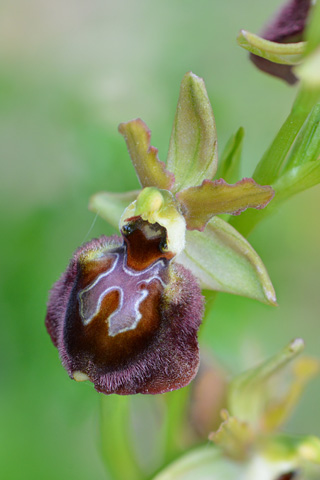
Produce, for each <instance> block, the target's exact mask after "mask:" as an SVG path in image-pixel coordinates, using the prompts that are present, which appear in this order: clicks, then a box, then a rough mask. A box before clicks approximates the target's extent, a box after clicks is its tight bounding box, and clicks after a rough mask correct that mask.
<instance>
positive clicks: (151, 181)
mask: <svg viewBox="0 0 320 480" xmlns="http://www.w3.org/2000/svg"><path fill="white" fill-rule="evenodd" d="M119 132H120V133H121V134H122V135H123V136H124V138H125V141H126V143H127V147H128V150H129V154H130V157H131V160H132V163H133V166H134V168H135V171H136V173H137V176H138V178H139V181H140V184H141V186H142V187H158V188H164V189H166V190H170V189H171V187H172V186H173V184H174V175H173V174H172V173H170V172H169V171H168V170H166V166H165V164H164V163H163V162H160V160H159V159H158V150H157V149H156V148H155V147H152V146H151V145H150V138H151V132H150V130H149V129H148V127H147V125H146V124H145V123H144V122H143V121H142V120H141V119H140V118H137V119H136V120H132V121H131V122H128V123H120V125H119Z"/></svg>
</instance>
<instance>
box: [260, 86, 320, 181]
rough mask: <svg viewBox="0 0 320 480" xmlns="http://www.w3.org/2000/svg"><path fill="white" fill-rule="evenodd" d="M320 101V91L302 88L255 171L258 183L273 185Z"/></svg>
mask: <svg viewBox="0 0 320 480" xmlns="http://www.w3.org/2000/svg"><path fill="white" fill-rule="evenodd" d="M319 100H320V90H317V89H315V90H309V89H307V88H301V90H300V91H299V92H298V95H297V98H296V100H295V102H294V104H293V107H292V111H291V112H290V114H289V116H288V118H287V119H286V121H285V122H284V124H283V125H282V127H281V128H280V130H279V132H278V134H277V136H276V137H275V139H274V141H273V142H272V144H271V145H270V147H269V148H268V150H267V151H266V152H265V154H264V155H263V157H262V159H261V160H260V162H259V163H258V165H257V167H256V169H255V171H254V174H253V178H254V179H255V181H256V182H258V183H260V184H264V185H265V184H268V185H272V184H273V183H274V181H275V180H276V179H277V178H278V177H279V175H280V172H281V169H282V168H283V165H284V163H285V160H286V157H287V155H288V152H289V151H290V149H291V148H292V145H293V144H294V142H295V140H296V137H297V135H298V133H299V131H300V129H301V127H302V125H303V124H304V122H305V120H306V118H307V117H308V115H309V114H310V112H311V110H312V108H313V107H314V105H315V104H316V103H317V102H319Z"/></svg>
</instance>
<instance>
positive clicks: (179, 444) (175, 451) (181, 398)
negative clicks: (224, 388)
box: [163, 386, 190, 464]
mask: <svg viewBox="0 0 320 480" xmlns="http://www.w3.org/2000/svg"><path fill="white" fill-rule="evenodd" d="M189 396H190V387H189V386H187V387H184V388H182V389H180V390H175V391H173V392H170V393H166V407H167V409H166V415H165V424H164V430H163V432H164V433H163V440H164V449H165V450H164V463H165V464H167V463H169V462H171V461H172V460H174V459H175V458H176V457H177V456H178V455H179V454H181V453H182V452H183V451H184V445H183V438H184V432H183V429H184V425H185V420H186V415H187V408H188V401H189Z"/></svg>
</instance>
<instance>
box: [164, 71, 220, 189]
mask: <svg viewBox="0 0 320 480" xmlns="http://www.w3.org/2000/svg"><path fill="white" fill-rule="evenodd" d="M217 161H218V153H217V135H216V126H215V120H214V116H213V112H212V108H211V105H210V101H209V98H208V94H207V91H206V87H205V84H204V81H203V80H202V78H199V77H197V76H196V75H194V74H193V73H192V72H189V73H187V74H186V75H185V76H184V77H183V80H182V83H181V88H180V96H179V101H178V106H177V111H176V116H175V120H174V124H173V129H172V134H171V139H170V146H169V153H168V161H167V166H168V169H169V170H170V171H171V172H173V173H174V176H175V187H174V189H175V191H179V190H182V189H183V188H187V187H189V186H191V185H199V184H200V183H201V182H202V181H203V180H204V179H206V178H208V179H211V178H213V176H214V174H215V172H216V170H217Z"/></svg>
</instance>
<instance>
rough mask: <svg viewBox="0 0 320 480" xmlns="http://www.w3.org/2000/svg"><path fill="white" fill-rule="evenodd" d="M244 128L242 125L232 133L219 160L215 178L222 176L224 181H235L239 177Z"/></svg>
mask: <svg viewBox="0 0 320 480" xmlns="http://www.w3.org/2000/svg"><path fill="white" fill-rule="evenodd" d="M243 137H244V129H243V128H242V127H240V128H239V130H238V131H237V132H236V133H235V134H234V135H232V137H231V138H230V139H229V141H228V142H227V144H226V146H225V147H224V150H223V152H222V155H221V159H220V160H219V167H218V171H217V175H216V176H217V178H223V179H224V180H225V181H226V182H228V183H229V182H230V183H233V182H236V181H237V180H238V179H239V178H240V163H241V153H242V144H243Z"/></svg>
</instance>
